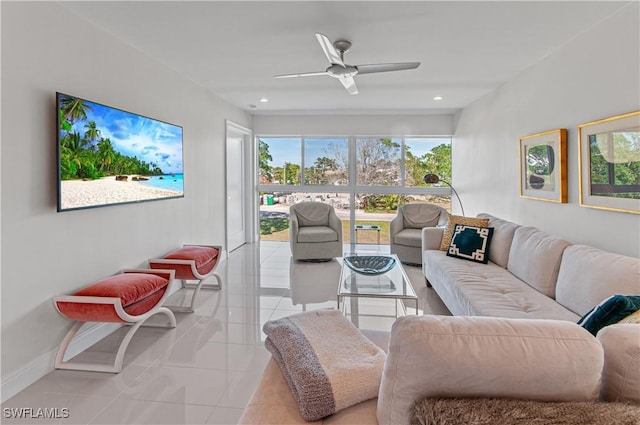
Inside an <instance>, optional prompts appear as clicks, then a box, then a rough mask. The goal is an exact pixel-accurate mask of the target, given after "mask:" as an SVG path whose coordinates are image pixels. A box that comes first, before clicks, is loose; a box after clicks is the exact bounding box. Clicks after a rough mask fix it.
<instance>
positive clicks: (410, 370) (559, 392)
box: [376, 315, 604, 425]
mask: <svg viewBox="0 0 640 425" xmlns="http://www.w3.org/2000/svg"><path fill="white" fill-rule="evenodd" d="M603 357H604V355H603V350H602V346H601V345H600V343H599V342H598V340H597V339H596V338H595V337H594V336H593V335H591V334H590V333H589V332H587V331H586V330H584V329H583V328H582V327H580V326H578V325H577V324H575V323H571V322H566V321H561V320H541V319H531V320H521V319H505V318H496V317H471V316H453V317H451V316H431V315H430V316H404V317H401V318H399V319H397V320H396V322H395V323H394V324H393V327H392V329H391V338H390V341H389V351H388V356H387V359H386V361H385V365H384V371H383V373H382V382H381V384H380V392H379V393H378V407H377V414H376V416H377V418H378V423H379V424H380V425H387V424H394V425H402V424H407V423H408V421H409V415H408V413H409V409H410V407H411V404H412V403H413V402H414V401H416V400H417V399H419V398H421V397H508V398H515V399H527V400H540V401H589V400H595V399H597V397H598V395H599V391H600V374H601V371H602V365H603V363H604V360H603Z"/></svg>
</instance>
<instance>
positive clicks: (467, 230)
mask: <svg viewBox="0 0 640 425" xmlns="http://www.w3.org/2000/svg"><path fill="white" fill-rule="evenodd" d="M492 236H493V227H473V226H466V225H464V224H456V226H455V228H454V232H453V237H452V238H451V244H449V249H448V250H447V256H449V257H456V258H462V259H463V260H469V261H475V262H476V263H482V264H487V261H489V246H490V245H491V237H492Z"/></svg>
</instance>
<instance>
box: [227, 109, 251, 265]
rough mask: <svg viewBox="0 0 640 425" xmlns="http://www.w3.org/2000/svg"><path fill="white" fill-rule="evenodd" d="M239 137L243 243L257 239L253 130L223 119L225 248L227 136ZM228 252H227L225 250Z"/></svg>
mask: <svg viewBox="0 0 640 425" xmlns="http://www.w3.org/2000/svg"><path fill="white" fill-rule="evenodd" d="M238 136H239V137H241V138H242V142H243V148H244V149H243V152H244V154H243V156H244V158H243V162H244V163H243V164H242V165H243V173H242V180H243V181H242V192H243V198H244V199H243V200H244V205H245V211H244V217H243V220H244V228H245V243H251V242H255V241H256V239H257V235H256V232H257V227H256V224H255V223H254V220H253V217H254V215H255V214H257V210H256V208H257V207H256V202H255V199H254V198H255V197H254V196H252V195H253V193H254V185H255V179H254V177H253V176H254V175H255V172H256V171H255V164H254V162H255V161H253V158H254V156H255V149H254V148H253V143H252V140H253V131H252V130H251V129H250V128H247V127H245V126H243V125H240V124H238V123H235V122H233V121H231V120H225V139H224V154H225V167H224V234H225V248H226V249H227V251H228V250H229V229H228V226H227V223H228V211H227V208H228V202H227V200H228V198H227V183H228V182H227V167H228V166H229V163H228V161H227V158H228V152H227V141H228V139H229V137H238ZM227 253H228V252H227Z"/></svg>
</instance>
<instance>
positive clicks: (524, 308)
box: [422, 250, 580, 323]
mask: <svg viewBox="0 0 640 425" xmlns="http://www.w3.org/2000/svg"><path fill="white" fill-rule="evenodd" d="M422 264H423V266H424V270H425V276H426V278H427V279H428V280H429V281H430V282H431V284H432V285H433V288H434V289H435V290H436V292H437V293H438V295H439V296H440V298H441V299H442V301H443V302H444V303H445V305H446V306H447V308H449V310H450V311H451V313H453V314H455V315H464V316H494V317H509V318H518V319H557V320H567V321H570V322H574V323H575V322H577V321H578V319H579V318H580V316H578V315H577V314H575V313H574V312H572V311H570V310H568V309H567V308H565V307H563V306H561V305H560V304H558V303H557V302H555V301H554V300H553V299H551V298H549V297H547V296H546V295H543V294H541V293H540V292H538V291H536V290H535V289H533V288H532V287H530V286H529V285H525V284H524V283H523V282H522V281H521V280H519V279H518V278H517V277H515V276H513V275H512V274H511V273H509V271H507V270H506V269H503V268H502V267H500V266H497V265H496V264H493V263H491V262H490V263H488V264H480V263H473V262H471V261H460V260H457V259H455V258H451V257H447V256H446V255H445V253H444V252H442V251H435V250H431V251H425V252H424V253H423V258H422Z"/></svg>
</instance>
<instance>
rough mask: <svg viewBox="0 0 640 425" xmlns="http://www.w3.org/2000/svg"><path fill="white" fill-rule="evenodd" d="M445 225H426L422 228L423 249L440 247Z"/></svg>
mask: <svg viewBox="0 0 640 425" xmlns="http://www.w3.org/2000/svg"><path fill="white" fill-rule="evenodd" d="M443 233H444V227H425V228H423V229H422V250H423V251H426V250H429V249H435V250H438V249H440V243H441V242H442V235H443Z"/></svg>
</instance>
